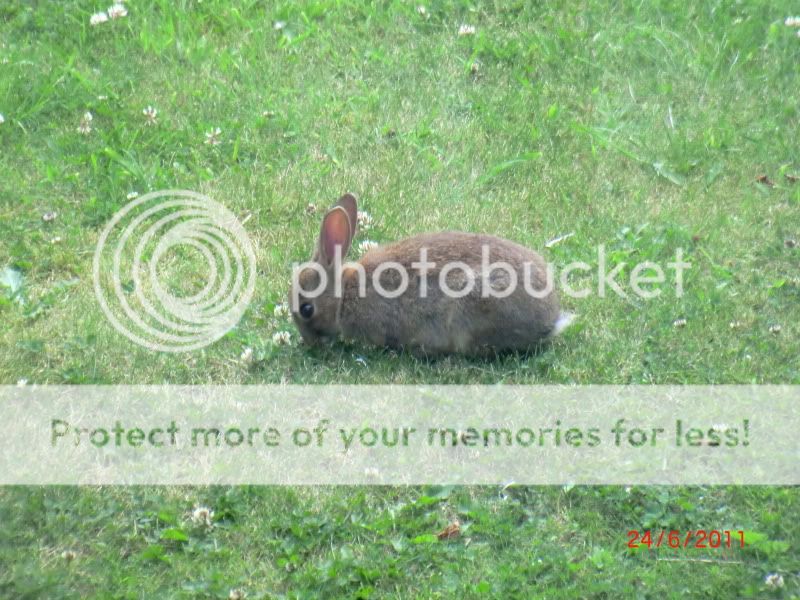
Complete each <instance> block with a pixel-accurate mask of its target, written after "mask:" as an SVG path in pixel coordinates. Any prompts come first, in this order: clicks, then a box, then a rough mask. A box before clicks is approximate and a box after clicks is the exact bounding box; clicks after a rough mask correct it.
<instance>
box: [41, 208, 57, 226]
mask: <svg viewBox="0 0 800 600" xmlns="http://www.w3.org/2000/svg"><path fill="white" fill-rule="evenodd" d="M57 216H58V213H57V212H56V211H54V210H48V211H47V212H46V213H44V214H43V215H42V221H44V222H45V223H50V222H51V221H55V220H56V217H57Z"/></svg>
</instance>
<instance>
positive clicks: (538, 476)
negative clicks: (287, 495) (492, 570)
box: [0, 385, 800, 485]
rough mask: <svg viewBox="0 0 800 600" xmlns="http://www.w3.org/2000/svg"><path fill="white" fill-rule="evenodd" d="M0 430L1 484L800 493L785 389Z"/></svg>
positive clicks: (368, 394) (229, 395)
mask: <svg viewBox="0 0 800 600" xmlns="http://www.w3.org/2000/svg"><path fill="white" fill-rule="evenodd" d="M0 418H2V422H3V424H4V427H3V435H2V437H1V438H0V440H2V442H0V443H2V454H0V484H286V485H290V484H291V485H294V484H381V485H386V484H391V485H394V484H428V483H440V484H503V483H508V482H511V481H514V482H516V483H519V484H567V483H572V484H782V485H797V484H800V386H573V387H559V386H501V385H498V386H224V387H222V386H220V387H216V386H196V387H188V386H186V387H184V386H44V387H36V386H27V387H11V386H2V387H0Z"/></svg>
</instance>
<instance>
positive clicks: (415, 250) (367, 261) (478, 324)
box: [290, 194, 570, 355]
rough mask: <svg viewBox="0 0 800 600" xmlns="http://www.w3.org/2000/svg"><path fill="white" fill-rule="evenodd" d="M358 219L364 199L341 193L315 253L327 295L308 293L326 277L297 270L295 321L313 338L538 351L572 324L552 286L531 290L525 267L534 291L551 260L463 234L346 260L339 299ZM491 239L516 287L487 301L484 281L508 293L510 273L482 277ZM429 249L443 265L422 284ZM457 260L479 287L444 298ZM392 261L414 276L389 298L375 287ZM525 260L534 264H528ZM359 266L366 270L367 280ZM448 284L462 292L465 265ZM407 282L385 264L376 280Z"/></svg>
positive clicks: (455, 349) (410, 241) (391, 286)
mask: <svg viewBox="0 0 800 600" xmlns="http://www.w3.org/2000/svg"><path fill="white" fill-rule="evenodd" d="M356 222H357V204H356V200H355V198H354V197H353V196H352V195H350V194H346V195H345V196H342V198H340V199H339V202H338V203H337V204H336V205H335V206H334V207H333V208H332V209H331V210H330V211H329V212H328V213H327V214H326V215H325V218H324V219H323V223H322V230H321V232H320V237H319V241H318V244H317V249H316V251H315V252H314V255H313V257H312V259H311V260H312V262H313V263H317V264H318V265H319V266H320V267H319V269H320V271H324V272H325V274H326V276H327V285H326V287H325V290H324V291H323V292H322V293H321V294H319V295H318V296H317V297H313V298H312V297H310V295H306V294H304V291H309V292H310V291H311V290H313V289H314V288H316V287H317V285H318V284H319V283H320V278H321V275H320V273H318V272H316V271H315V270H314V269H312V268H304V269H301V270H299V271H298V272H296V274H295V276H294V281H293V287H292V293H291V298H290V300H291V310H292V317H293V318H294V321H295V323H296V324H297V327H298V329H299V330H300V332H301V334H302V336H303V339H304V341H306V342H308V343H312V344H313V343H316V342H318V341H320V340H323V339H331V338H335V337H336V336H337V335H342V336H344V337H345V338H350V339H356V340H364V341H367V342H371V343H373V344H376V345H379V346H388V347H393V348H409V349H411V350H416V351H422V352H424V353H426V354H441V353H461V354H472V355H478V354H487V353H493V352H501V351H506V350H528V349H531V348H533V347H535V346H537V345H538V344H539V343H540V342H541V341H542V340H544V339H546V338H548V337H551V336H552V335H556V334H557V333H559V332H560V330H561V329H563V328H564V327H565V326H566V325H567V324H568V322H569V320H570V319H569V316H568V315H565V314H562V313H561V311H560V309H559V302H558V296H557V294H556V292H555V290H553V289H551V290H550V291H549V292H546V293H544V294H543V297H542V298H536V297H533V296H532V295H530V294H529V293H528V292H527V291H526V290H525V287H524V285H523V281H524V279H523V277H524V272H523V268H527V269H528V270H529V273H530V275H529V276H528V280H529V281H530V283H531V284H532V287H533V288H534V289H535V290H544V289H545V284H546V278H547V273H546V263H545V261H544V259H542V257H541V256H539V255H538V254H536V253H535V252H533V251H532V250H529V249H528V248H525V247H524V246H521V245H519V244H516V243H514V242H511V241H509V240H505V239H502V238H498V237H494V236H491V235H481V234H474V233H462V232H457V231H448V232H442V233H427V234H422V235H417V236H414V237H410V238H407V239H404V240H401V241H399V242H395V243H393V244H389V245H386V246H380V247H378V248H375V249H373V250H370V251H369V252H367V253H366V254H365V255H364V256H363V257H361V259H360V260H359V261H358V262H357V263H344V264H343V265H342V268H341V292H340V293H339V294H338V296H337V294H336V291H335V290H336V283H335V275H336V269H335V259H334V257H335V253H336V251H337V247H338V250H339V251H340V252H341V254H342V256H344V255H345V254H346V252H347V250H348V249H349V248H350V245H351V243H352V241H353V237H354V236H355V228H356ZM484 245H485V246H487V247H488V249H489V250H488V253H489V260H488V262H489V263H497V262H501V261H502V262H505V263H508V264H509V265H511V266H512V267H513V269H514V270H515V271H516V273H517V281H518V285H517V286H516V288H515V290H514V291H513V292H511V293H510V295H508V296H507V297H505V298H499V297H492V296H489V297H482V293H481V289H482V285H486V284H487V283H488V284H489V285H491V286H492V287H493V288H494V289H495V290H498V291H502V290H504V289H505V287H506V286H507V285H508V282H509V277H510V276H509V275H508V274H507V273H506V272H504V271H501V270H494V272H493V273H492V276H491V278H489V279H488V282H484V281H483V279H482V277H483V274H482V273H481V270H482V259H483V256H482V247H483V246H484ZM423 248H424V249H425V250H426V252H427V262H429V263H435V265H436V266H435V267H432V268H429V270H428V273H427V277H426V278H425V280H426V282H427V283H423V281H422V279H423V278H422V277H421V276H420V271H419V270H418V267H415V266H413V265H414V263H418V262H419V261H420V260H421V251H422V249H423ZM343 260H344V259H343V258H342V261H343ZM456 261H458V262H460V263H464V264H466V265H468V266H469V267H470V268H471V269H472V270H473V271H474V273H475V275H476V277H475V281H474V287H473V289H472V291H471V292H469V293H468V294H466V295H464V296H463V297H461V298H453V297H449V296H447V295H446V294H445V292H444V291H443V289H442V288H441V286H440V285H439V275H440V272H441V271H442V269H443V268H444V267H445V265H447V264H449V263H454V262H456ZM387 262H393V263H397V264H399V265H402V266H403V267H404V268H405V272H406V273H407V274H408V287H407V289H406V291H405V292H404V293H403V294H402V295H400V296H398V297H396V298H390V297H384V296H382V295H381V294H379V293H378V290H377V289H376V287H375V285H374V284H373V273H374V272H375V270H376V269H377V268H378V267H379V266H380V265H383V264H385V263H387ZM526 263H527V264H528V265H530V266H527V267H524V266H525V265H526ZM358 265H360V267H359V266H358ZM360 268H363V273H364V276H360V273H359V269H360ZM445 281H446V284H447V286H448V287H449V288H450V289H451V290H461V289H464V286H465V284H466V281H467V275H465V270H464V269H461V268H456V269H452V270H450V271H449V273H448V274H447V277H446V280H445ZM362 282H363V290H364V292H365V293H363V294H362V293H361V289H360V287H361V286H362ZM400 282H401V276H400V275H399V273H398V272H397V271H396V270H394V269H389V270H384V271H383V272H382V273H380V276H379V279H378V283H379V286H380V287H382V288H383V289H384V290H387V291H389V292H392V291H393V290H396V289H397V286H398V284H399V283H400ZM423 285H426V287H427V297H422V294H421V287H422V286H423ZM362 296H363V297H362ZM304 305H311V307H312V308H309V307H308V306H305V307H304ZM309 312H310V313H312V314H310V315H309Z"/></svg>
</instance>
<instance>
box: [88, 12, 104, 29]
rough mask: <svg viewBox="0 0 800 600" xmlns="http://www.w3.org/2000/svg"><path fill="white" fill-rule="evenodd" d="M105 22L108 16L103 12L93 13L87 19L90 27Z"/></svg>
mask: <svg viewBox="0 0 800 600" xmlns="http://www.w3.org/2000/svg"><path fill="white" fill-rule="evenodd" d="M106 21H108V15H107V14H106V13H104V12H99V13H94V14H93V15H92V16H91V17H89V25H91V26H92V27H94V26H95V25H100V23H105V22H106Z"/></svg>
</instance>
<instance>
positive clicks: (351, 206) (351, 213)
mask: <svg viewBox="0 0 800 600" xmlns="http://www.w3.org/2000/svg"><path fill="white" fill-rule="evenodd" d="M336 206H341V207H342V208H343V209H344V210H345V212H346V213H347V218H348V219H350V232H351V233H352V234H353V235H352V237H355V236H356V224H357V223H358V203H357V202H356V197H355V196H353V194H345V195H344V196H342V197H341V198H339V201H338V202H337V203H336Z"/></svg>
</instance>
